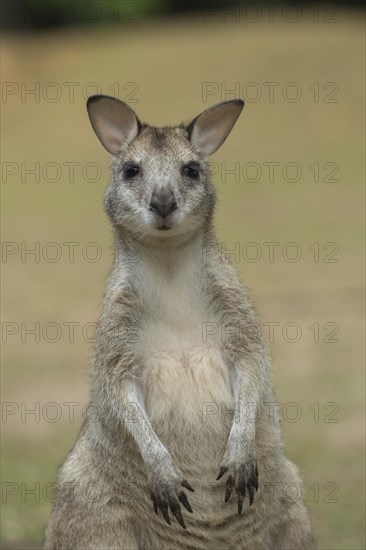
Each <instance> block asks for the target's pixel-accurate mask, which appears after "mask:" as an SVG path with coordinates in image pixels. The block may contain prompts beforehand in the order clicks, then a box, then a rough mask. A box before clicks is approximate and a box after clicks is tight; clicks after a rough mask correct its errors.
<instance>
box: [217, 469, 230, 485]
mask: <svg viewBox="0 0 366 550" xmlns="http://www.w3.org/2000/svg"><path fill="white" fill-rule="evenodd" d="M228 469H229V468H227V466H221V468H220V471H219V475H218V476H217V478H216V481H219V479H221V478H222V476H223V475H224V474H226V472H227V471H228Z"/></svg>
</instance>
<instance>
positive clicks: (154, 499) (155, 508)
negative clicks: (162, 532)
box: [151, 493, 158, 515]
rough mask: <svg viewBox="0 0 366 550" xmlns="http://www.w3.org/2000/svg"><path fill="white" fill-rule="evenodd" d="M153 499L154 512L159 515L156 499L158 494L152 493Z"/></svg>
mask: <svg viewBox="0 0 366 550" xmlns="http://www.w3.org/2000/svg"><path fill="white" fill-rule="evenodd" d="M151 500H152V501H153V505H154V512H155V514H156V515H158V501H157V499H156V496H155V495H153V494H152V493H151Z"/></svg>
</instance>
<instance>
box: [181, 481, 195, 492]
mask: <svg viewBox="0 0 366 550" xmlns="http://www.w3.org/2000/svg"><path fill="white" fill-rule="evenodd" d="M182 487H185V488H186V489H188V491H191V493H194V489H193V487H191V486H190V484H189V483H188V481H186V480H185V479H183V481H182Z"/></svg>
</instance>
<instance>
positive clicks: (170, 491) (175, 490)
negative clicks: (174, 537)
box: [150, 478, 194, 529]
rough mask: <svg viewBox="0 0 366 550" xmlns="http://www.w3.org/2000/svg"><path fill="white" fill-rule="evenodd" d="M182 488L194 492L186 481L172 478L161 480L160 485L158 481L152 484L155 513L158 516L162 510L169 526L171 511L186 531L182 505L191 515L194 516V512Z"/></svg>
mask: <svg viewBox="0 0 366 550" xmlns="http://www.w3.org/2000/svg"><path fill="white" fill-rule="evenodd" d="M181 487H185V488H186V489H188V490H189V491H194V489H193V488H192V487H191V486H190V484H189V483H188V481H186V480H185V479H183V480H182V481H177V480H175V479H171V478H170V479H169V480H161V481H160V483H159V481H158V480H155V481H154V482H153V483H152V484H151V489H150V491H151V500H152V501H153V506H154V511H155V513H156V514H157V515H158V513H159V509H160V511H161V513H162V515H163V518H164V519H165V521H166V522H167V523H168V524H169V525H170V523H171V522H170V517H169V509H170V511H171V513H172V514H173V516H174V517H175V518H176V520H177V521H178V523H179V524H180V525H181V526H182V527H183V529H186V525H185V523H184V520H183V516H182V510H181V506H180V503H182V504H183V506H184V508H185V509H186V510H188V512H190V513H191V514H193V510H192V508H191V505H190V504H189V501H188V498H187V495H186V494H185V492H184V491H183V490H182V489H181Z"/></svg>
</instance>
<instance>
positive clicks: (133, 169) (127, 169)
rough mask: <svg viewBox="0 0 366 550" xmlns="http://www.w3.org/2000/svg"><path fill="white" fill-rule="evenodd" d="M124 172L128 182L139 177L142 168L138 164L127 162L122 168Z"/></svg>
mask: <svg viewBox="0 0 366 550" xmlns="http://www.w3.org/2000/svg"><path fill="white" fill-rule="evenodd" d="M122 172H123V176H124V178H125V179H126V180H130V179H132V178H134V177H135V176H137V174H138V173H139V172H140V167H139V166H138V165H137V164H132V163H131V162H126V164H124V165H123V166H122Z"/></svg>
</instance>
